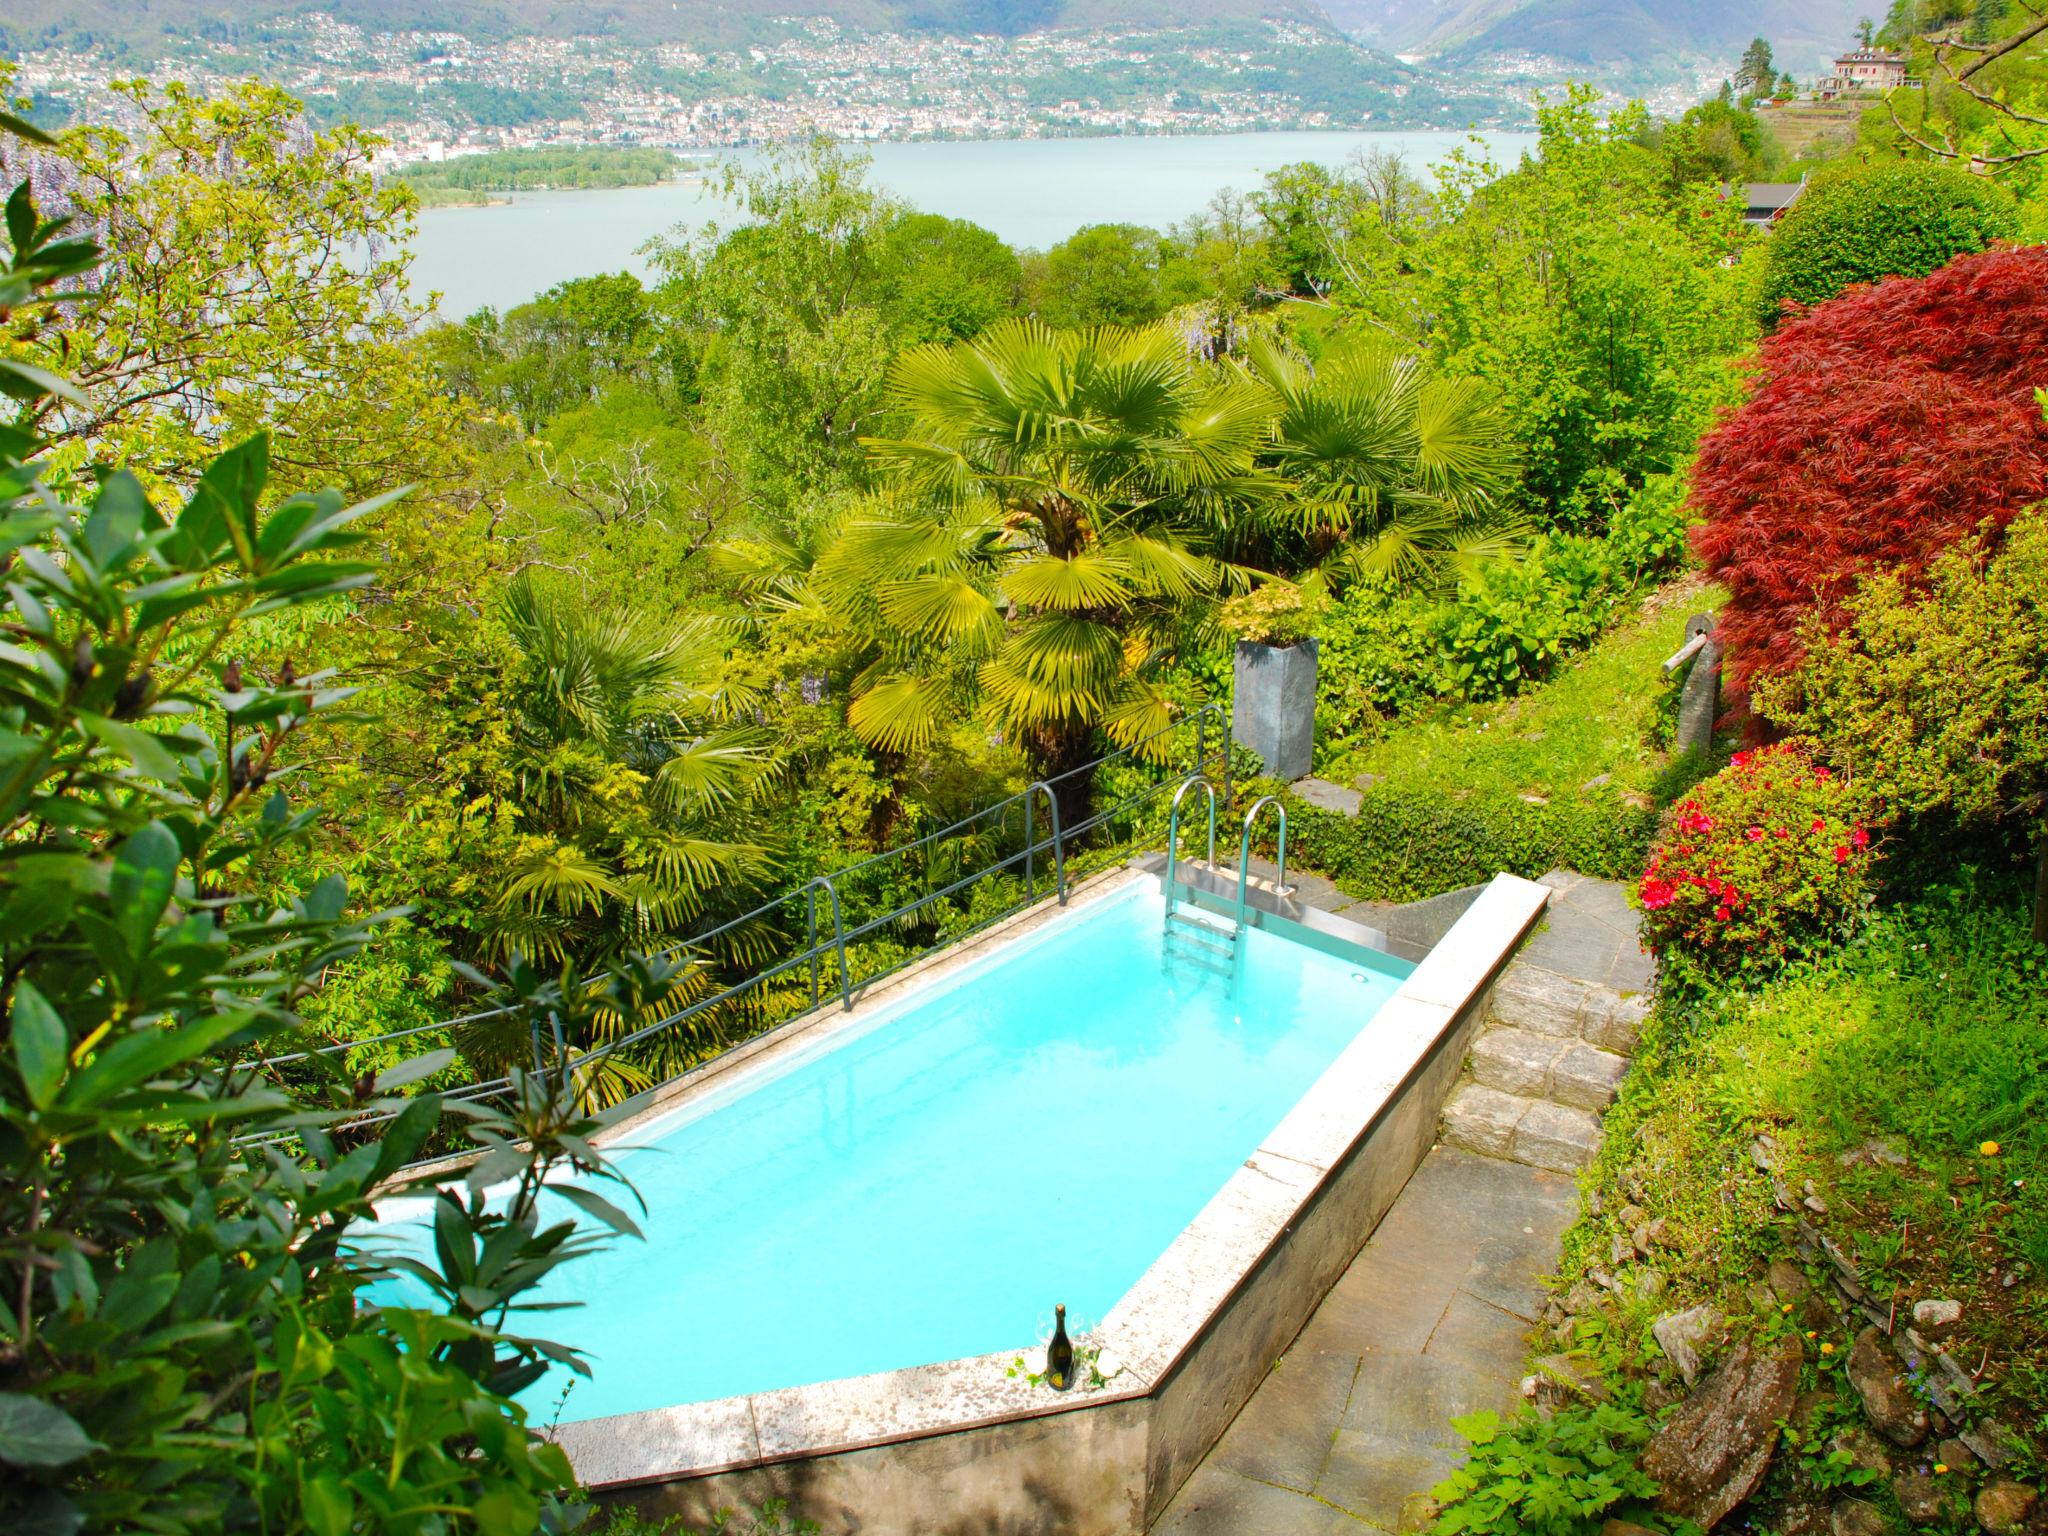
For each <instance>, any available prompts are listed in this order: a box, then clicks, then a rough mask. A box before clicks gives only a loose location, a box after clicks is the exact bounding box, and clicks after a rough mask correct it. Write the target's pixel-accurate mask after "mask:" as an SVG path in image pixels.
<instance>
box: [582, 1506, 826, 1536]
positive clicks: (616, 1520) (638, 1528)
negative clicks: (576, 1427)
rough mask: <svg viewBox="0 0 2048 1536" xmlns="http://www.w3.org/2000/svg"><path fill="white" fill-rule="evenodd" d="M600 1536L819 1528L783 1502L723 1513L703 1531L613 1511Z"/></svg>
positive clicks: (783, 1533)
mask: <svg viewBox="0 0 2048 1536" xmlns="http://www.w3.org/2000/svg"><path fill="white" fill-rule="evenodd" d="M598 1536H818V1525H817V1522H816V1521H814V1520H806V1519H804V1518H803V1517H802V1516H801V1515H792V1514H791V1513H790V1512H789V1506H788V1505H787V1504H786V1503H784V1502H783V1501H782V1500H781V1499H770V1500H769V1501H768V1502H767V1503H766V1504H763V1505H762V1506H761V1507H760V1508H759V1509H757V1510H732V1509H721V1510H720V1511H719V1512H718V1513H717V1514H715V1515H713V1516H712V1517H711V1523H710V1524H708V1525H705V1526H701V1527H699V1526H694V1525H690V1524H688V1523H686V1522H685V1521H684V1520H683V1518H682V1516H680V1515H670V1516H669V1517H668V1518H666V1519H659V1520H649V1519H647V1518H646V1517H645V1516H642V1515H637V1514H634V1513H632V1512H631V1511H629V1510H613V1511H612V1512H611V1515H610V1517H609V1518H608V1519H607V1520H606V1522H605V1524H604V1525H603V1526H602V1527H601V1528H600V1529H599V1533H598Z"/></svg>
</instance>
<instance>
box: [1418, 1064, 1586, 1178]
mask: <svg viewBox="0 0 2048 1536" xmlns="http://www.w3.org/2000/svg"><path fill="white" fill-rule="evenodd" d="M1443 1139H1444V1141H1445V1143H1446V1144H1448V1145H1450V1146H1453V1147H1461V1148H1463V1149H1464V1150H1466V1151H1468V1152H1477V1153H1480V1154H1481V1155H1483V1156H1486V1157H1500V1158H1506V1159H1507V1160H1508V1161H1510V1162H1516V1163H1525V1164H1527V1165H1528V1166H1530V1167H1532V1168H1548V1169H1550V1170H1552V1171H1553V1172H1556V1173H1576V1172H1578V1171H1579V1170H1580V1169H1581V1168H1583V1167H1585V1166H1586V1165H1587V1164H1588V1163H1590V1162H1591V1161H1592V1160H1593V1155H1594V1154H1595V1153H1596V1152H1598V1151H1599V1150H1600V1140H1601V1131H1600V1117H1599V1115H1597V1114H1596V1113H1594V1112H1593V1111H1592V1110H1589V1109H1580V1108H1577V1107H1575V1106H1573V1105H1569V1104H1554V1103H1551V1102H1550V1101H1548V1100H1546V1099H1535V1098H1530V1097H1528V1096H1526V1095H1523V1094H1518V1093H1507V1092H1504V1091H1503V1090H1501V1089H1499V1088H1491V1087H1488V1086H1487V1085H1486V1084H1485V1083H1481V1082H1477V1081H1468V1082H1466V1083H1464V1084H1462V1085H1461V1086H1460V1087H1459V1089H1458V1091H1457V1092H1456V1093H1455V1094H1454V1095H1452V1098H1451V1101H1450V1103H1449V1104H1447V1105H1445V1106H1444V1133H1443Z"/></svg>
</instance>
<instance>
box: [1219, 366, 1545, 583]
mask: <svg viewBox="0 0 2048 1536" xmlns="http://www.w3.org/2000/svg"><path fill="white" fill-rule="evenodd" d="M1245 354H1246V358H1247V366H1248V372H1249V375H1250V376H1251V377H1252V378H1254V379H1256V380H1257V381H1258V382H1259V383H1260V384H1261V385H1263V386H1264V388H1265V389H1266V390H1267V391H1269V392H1270V396H1271V400H1272V404H1273V417H1272V429H1271V437H1270V440H1269V442H1268V444H1267V445H1266V447H1265V449H1264V451H1263V452H1262V454H1261V456H1260V459H1261V463H1262V464H1263V465H1264V466H1265V467H1267V468H1269V469H1270V470H1271V471H1272V472H1273V473H1275V474H1276V475H1278V476H1280V477H1281V478H1283V479H1284V480H1285V481H1286V482H1287V484H1288V486H1289V492H1288V494H1287V495H1285V496H1281V497H1276V498H1269V499H1267V500H1265V501H1263V502H1262V503H1260V506H1259V513H1260V515H1259V516H1258V517H1257V518H1256V519H1253V520H1250V521H1248V522H1247V523H1246V524H1245V525H1244V528H1243V532H1244V533H1245V534H1247V535H1249V537H1250V540H1251V542H1252V543H1253V544H1254V545H1258V546H1262V547H1260V548H1259V549H1258V563H1260V564H1262V565H1267V566H1269V568H1274V569H1287V568H1292V569H1296V570H1299V569H1302V568H1308V569H1309V570H1311V571H1312V572H1313V573H1314V574H1315V575H1316V576H1318V577H1319V578H1320V579H1321V580H1322V581H1324V582H1326V583H1328V584H1331V585H1336V586H1342V585H1344V584H1346V583H1348V582H1350V581H1353V580H1356V579H1358V578H1360V577H1364V576H1380V577H1385V578H1387V579H1389V580H1391V581H1392V582H1393V583H1394V584H1395V585H1397V586H1401V587H1405V588H1410V589H1413V588H1422V589H1425V590H1430V589H1442V588H1445V587H1448V586H1450V585H1452V584H1454V583H1455V582H1456V581H1457V580H1458V579H1459V578H1461V577H1463V576H1465V575H1468V574H1469V573H1470V572H1471V571H1472V570H1473V569H1475V568H1476V567H1477V566H1478V565H1480V564H1482V563H1484V562H1486V561H1489V560H1497V559H1501V558H1503V557H1506V556H1510V555H1512V554H1514V553H1515V552H1516V551H1518V550H1519V549H1520V547H1521V546H1522V544H1523V543H1524V542H1525V540H1526V539H1527V537H1528V533H1529V530H1528V528H1527V527H1526V525H1525V524H1524V523H1523V522H1522V521H1521V519H1520V518H1519V517H1517V516H1516V515H1515V514H1514V513H1513V512H1511V511H1510V510H1509V509H1508V508H1507V507H1506V505H1505V503H1504V502H1503V500H1502V495H1503V493H1504V492H1505V491H1506V490H1507V489H1508V488H1509V487H1510V486H1511V485H1512V484H1513V482H1514V471H1515V454H1514V450H1513V447H1512V445H1511V444H1510V442H1509V439H1508V435H1507V423H1506V420H1505V418H1504V417H1503V416H1502V415H1501V413H1500V412H1499V411H1498V410H1497V409H1495V408H1494V406H1493V404H1492V402H1491V401H1490V400H1488V399H1487V398H1486V395H1485V393H1484V386H1483V385H1482V384H1481V383H1480V382H1479V381H1478V380H1476V379H1467V378H1446V377H1443V376H1441V375H1437V374H1435V373H1433V372H1432V371H1430V370H1429V369H1428V368H1427V367H1426V366H1425V365H1424V363H1423V361H1422V360H1421V359H1420V358H1419V357H1416V356H1414V355H1413V354H1410V353H1404V352H1401V351H1398V350H1394V349H1392V348H1389V347H1386V346H1385V345H1383V344H1379V343H1374V342H1366V343H1352V344H1349V345H1340V347H1339V348H1338V349H1337V350H1335V351H1334V352H1333V353H1332V354H1331V355H1329V356H1326V357H1325V358H1324V359H1323V360H1322V361H1321V362H1320V363H1318V364H1317V365H1316V366H1314V367H1311V366H1310V365H1309V364H1308V363H1307V362H1306V361H1305V360H1304V359H1302V358H1300V357H1299V356H1296V355H1295V354H1293V353H1291V352H1289V351H1288V350H1287V349H1286V348H1285V347H1284V346H1283V345H1282V344H1281V343H1280V342H1279V341H1278V340H1276V339H1275V338H1273V337H1271V336H1257V337H1254V338H1253V339H1252V340H1251V341H1250V343H1249V344H1248V345H1247V347H1246V348H1245ZM1242 553H1243V554H1244V555H1245V556H1247V557H1248V558H1249V557H1252V556H1253V551H1252V549H1251V548H1242Z"/></svg>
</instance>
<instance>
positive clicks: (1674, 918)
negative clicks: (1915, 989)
mask: <svg viewBox="0 0 2048 1536" xmlns="http://www.w3.org/2000/svg"><path fill="white" fill-rule="evenodd" d="M1861 806H1862V801H1861V799H1860V797H1859V796H1858V795H1857V794H1855V793H1854V792H1853V791H1852V789H1851V787H1850V785H1849V782H1848V780H1847V779H1846V778H1844V777H1843V776H1841V775H1838V774H1836V773H1833V772H1832V771H1831V770H1829V769H1828V768H1825V767H1817V766H1815V765H1814V763H1813V762H1812V760H1811V759H1809V758H1808V757H1807V756H1806V755H1805V754H1804V753H1801V752H1799V751H1797V750H1795V749H1793V748H1789V747H1767V748H1765V749H1763V750H1762V751H1759V752H1738V753H1736V754H1735V760H1734V761H1733V762H1731V763H1730V764H1729V765H1728V766H1727V767H1726V768H1725V769H1723V770H1722V771H1721V772H1720V773H1718V774H1716V775H1715V776H1714V777H1713V778H1711V779H1708V780H1707V781H1706V782H1705V783H1703V784H1701V785H1700V786H1699V787H1698V788H1697V789H1695V790H1694V791H1693V793H1692V795H1691V796H1690V797H1688V798H1687V799H1685V800H1682V801H1680V802H1679V804H1678V806H1677V808H1676V809H1675V810H1674V811H1673V813H1672V816H1671V824H1670V827H1669V828H1668V829H1667V831H1666V832H1665V835H1664V838H1663V840H1662V841H1661V842H1660V843H1658V845H1657V849H1656V851H1655V852H1654V853H1652V854H1651V855H1650V862H1649V866H1648V868H1646V869H1645V870H1644V871H1643V874H1642V878H1641V879H1640V880H1639V881H1638V882H1637V883H1636V901H1637V904H1638V905H1639V906H1640V907H1641V908H1642V910H1643V942H1644V943H1645V944H1646V945H1648V946H1649V947H1650V948H1651V949H1653V950H1655V951H1657V953H1658V954H1659V956H1660V957H1668V956H1670V955H1672V954H1673V953H1674V952H1675V953H1677V954H1682V955H1683V956H1684V957H1686V958H1687V959H1688V960H1691V961H1694V962H1697V963H1698V964H1700V965H1702V966H1704V967H1706V968H1707V969H1709V970H1718V971H1730V970H1744V969H1750V968H1769V967H1775V966H1778V965H1782V964H1783V963H1785V962H1786V961H1788V960H1794V959H1799V958H1802V957H1804V956H1807V955H1811V954H1815V953H1817V952H1819V951H1821V950H1824V949H1827V948H1829V947H1831V946H1832V945H1833V944H1835V943H1836V942H1838V941H1839V940H1840V939H1841V938H1842V937H1843V936H1844V935H1845V934H1846V933H1847V932H1848V931H1849V930H1850V928H1851V927H1852V926H1853V925H1854V924H1855V922H1856V920H1857V919H1858V918H1859V917H1860V916H1861V915H1862V914H1863V912H1864V911H1865V909H1867V908H1868V906H1869V904H1870V899H1871V881H1870V867H1871V863H1872V854H1871V849H1870V833H1869V830H1868V829H1867V828H1866V827H1865V825H1864V822H1863V818H1862V814H1861Z"/></svg>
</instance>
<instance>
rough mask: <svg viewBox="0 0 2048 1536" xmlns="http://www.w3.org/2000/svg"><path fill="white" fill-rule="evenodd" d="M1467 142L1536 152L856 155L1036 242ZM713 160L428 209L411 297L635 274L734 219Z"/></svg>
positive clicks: (1020, 239)
mask: <svg viewBox="0 0 2048 1536" xmlns="http://www.w3.org/2000/svg"><path fill="white" fill-rule="evenodd" d="M1474 138H1477V139H1479V140H1481V141H1482V142H1484V144H1485V145H1486V148H1487V150H1488V152H1489V153H1491V155H1492V156H1493V158H1494V159H1495V160H1496V161H1498V162H1499V163H1501V164H1502V165H1504V166H1505V165H1512V164H1513V163H1514V161H1515V160H1516V159H1517V158H1518V157H1519V156H1520V155H1521V153H1522V151H1523V150H1524V149H1527V148H1530V147H1532V146H1533V145H1534V144H1535V142H1536V139H1535V135H1533V134H1527V133H1481V134H1465V133H1237V134H1214V135H1161V136H1158V137H1150V138H1140V137H1125V138H1097V139H995V140H983V141H977V142H961V143H920V144H875V145H870V146H867V147H868V149H869V151H870V152H871V153H872V155H873V156H874V168H873V171H872V179H873V181H874V183H875V184H876V185H877V186H879V187H881V188H883V189H884V190H886V191H888V192H890V193H892V194H894V195H895V196H897V197H899V198H901V199H902V200H903V201H904V202H906V203H909V204H910V205H911V206H912V207H914V208H919V209H923V210H924V211H926V212H928V213H943V214H948V215H951V216H952V217H954V218H960V219H971V220H973V221H974V222H975V223H977V224H980V225H983V226H985V227H986V228H989V229H992V230H994V231H995V232H996V233H997V234H999V235H1001V236H1002V237H1003V238H1004V239H1005V240H1007V241H1009V242H1010V243H1011V244H1012V245H1015V246H1018V247H1020V248H1022V247H1025V246H1038V247H1041V248H1043V247H1045V246H1049V245H1056V244H1058V243H1059V242H1060V241H1061V240H1064V239H1066V237H1067V236H1069V235H1071V234H1072V233H1073V232H1074V231H1075V230H1077V229H1080V228H1082V227H1083V226H1085V225H1089V224H1106V223H1129V224H1149V225H1153V226H1155V227H1160V228H1163V227H1165V226H1166V225H1168V224H1172V223H1174V222H1176V221H1177V220H1180V219H1184V218H1186V217H1187V216H1188V215H1189V214H1191V213H1194V212H1196V211H1197V210H1199V209H1200V208H1201V207H1202V206H1203V205H1204V204H1206V203H1207V202H1208V201H1209V199H1210V198H1211V197H1212V196H1213V195H1214V194H1215V193H1216V192H1217V191H1218V190H1220V189H1221V188H1224V187H1231V188H1234V189H1236V190H1238V191H1241V192H1242V191H1250V190H1251V189H1252V188H1254V187H1257V186H1258V185H1259V184H1260V183H1261V182H1262V181H1263V179H1264V178H1265V175H1266V173H1267V172H1268V171H1273V170H1277V169H1279V168H1280V167H1281V166H1283V165H1292V164H1295V163H1297V162H1299V161H1303V160H1314V161H1318V162H1320V163H1322V164H1324V165H1337V164H1341V163H1342V162H1343V161H1345V160H1347V159H1348V158H1350V156H1351V155H1352V154H1353V153H1354V152H1355V151H1359V150H1367V149H1381V150H1390V151H1392V152H1393V153H1395V154H1398V155H1400V156H1402V157H1403V158H1404V159H1406V160H1407V161H1408V163H1409V164H1410V166H1411V167H1413V168H1414V169H1415V170H1417V171H1418V172H1420V171H1425V170H1426V169H1427V168H1429V167H1431V166H1433V165H1435V164H1437V163H1439V162H1441V161H1442V160H1443V158H1444V157H1445V156H1446V155H1448V154H1450V152H1451V151H1452V150H1454V149H1456V148H1457V147H1458V146H1459V145H1461V144H1464V143H1467V142H1468V141H1470V140H1471V139H1474ZM757 153H758V152H755V151H740V152H738V158H740V159H741V160H742V161H747V160H749V159H751V158H752V157H753V156H754V155H755V154H757ZM715 159H716V157H713V156H706V157H705V158H704V159H702V160H692V161H691V162H690V163H691V164H692V165H693V166H694V167H695V169H694V170H692V171H689V172H686V173H685V174H684V175H683V176H682V177H680V178H678V179H677V180H675V181H672V182H666V183H664V184H662V185H661V186H656V187H623V188H618V189H612V190H606V191H598V192H518V193H513V194H511V195H510V200H509V201H507V202H504V203H499V204H494V205H492V206H490V207H486V208H435V209H430V210H428V211H426V212H424V213H422V214H421V215H420V227H419V233H418V235H417V236H416V237H415V239H414V243H413V250H414V261H413V269H412V271H413V290H414V292H415V293H417V294H419V295H421V296H422V297H424V296H425V294H426V293H427V292H428V291H429V290H432V291H435V292H438V293H440V294H441V295H442V300H441V312H442V313H443V314H445V315H449V316H461V315H466V314H469V313H471V312H472V311H474V310H477V309H479V308H482V307H483V306H485V305H490V306H492V307H494V308H499V309H503V308H505V307H507V306H508V305H513V304H519V303H523V302H524V301H525V300H527V299H530V298H532V297H533V296H534V295H535V294H536V293H539V292H540V291H541V290H542V289H544V288H548V287H552V286H553V285H554V284H556V283H558V282H561V281H562V280H563V279H564V278H570V277H585V276H588V275H589V274H591V273H593V272H617V271H620V270H627V271H633V272H638V273H640V274H641V275H643V276H644V275H645V274H646V272H647V265H646V263H645V262H644V261H643V260H642V259H641V258H640V257H639V256H638V255H637V254H636V253H637V252H638V250H639V248H640V247H641V246H642V245H644V244H646V242H647V241H648V240H649V239H650V238H652V237H653V236H655V235H658V234H662V233H665V232H668V231H672V230H674V229H675V228H676V226H678V225H689V226H691V227H697V226H701V225H703V224H705V223H708V222H719V223H730V222H732V220H733V219H734V217H735V214H736V210H735V209H734V208H733V206H732V205H731V204H730V203H726V202H724V201H722V200H721V199H719V198H718V197H717V196H716V195H715V194H714V193H713V192H712V190H711V189H710V187H709V186H708V185H707V177H706V176H705V175H704V172H705V171H708V170H709V169H710V168H711V167H712V166H713V164H714V163H715Z"/></svg>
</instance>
